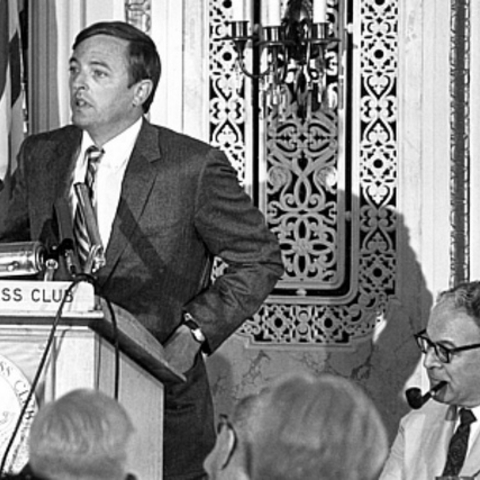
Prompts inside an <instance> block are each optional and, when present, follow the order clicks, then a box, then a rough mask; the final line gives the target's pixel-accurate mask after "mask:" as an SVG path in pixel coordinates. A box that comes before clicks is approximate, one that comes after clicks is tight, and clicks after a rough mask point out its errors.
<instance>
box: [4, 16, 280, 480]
mask: <svg viewBox="0 0 480 480" xmlns="http://www.w3.org/2000/svg"><path fill="white" fill-rule="evenodd" d="M159 78H160V59H159V57H158V53H157V51H156V48H155V45H154V43H153V42H152V40H151V39H150V37H148V36H147V35H145V34H144V33H142V32H141V31H139V30H137V29H135V28H134V27H132V26H130V25H128V24H126V23H123V22H102V23H98V24H94V25H92V26H90V27H87V28H86V29H85V30H83V31H82V32H80V33H79V35H78V36H77V38H76V39H75V42H74V45H73V53H72V56H71V60H70V80H69V86H70V102H71V109H72V123H73V125H69V126H66V127H64V128H60V129H58V130H54V131H52V132H47V133H43V134H39V135H34V136H31V137H29V138H27V139H26V140H25V142H24V144H23V145H22V148H21V151H20V154H19V166H18V169H17V170H16V176H15V182H16V184H15V189H14V192H13V197H12V200H11V203H10V205H9V210H8V217H7V219H6V222H5V227H4V228H3V230H2V231H1V232H0V240H1V241H8V242H12V241H23V240H40V241H41V242H43V243H44V244H45V245H54V244H55V242H59V241H60V239H59V238H58V237H57V238H56V237H55V235H56V229H55V224H56V223H55V221H54V205H55V204H56V203H57V202H58V200H59V199H62V198H63V199H65V200H67V201H68V205H69V208H68V209H67V210H68V212H69V214H70V215H71V218H69V222H68V223H69V225H71V226H72V228H71V231H72V232H73V235H72V236H73V237H74V239H75V245H76V247H77V248H76V249H77V252H78V256H79V257H80V258H82V251H83V250H84V241H85V239H84V238H82V215H80V214H79V212H77V209H78V205H77V203H78V201H77V198H76V197H75V189H74V184H76V183H77V182H81V183H84V184H86V185H87V188H88V192H89V195H91V202H92V205H93V207H94V211H95V215H96V222H97V224H98V230H99V234H100V238H101V242H102V244H103V246H104V247H105V258H106V264H105V265H104V266H103V267H101V268H99V269H98V271H96V272H95V273H94V276H95V278H96V282H95V288H96V293H97V294H98V295H99V296H101V297H104V298H106V299H108V300H109V301H111V302H113V303H114V304H117V305H118V306H120V307H122V308H124V309H126V310H127V311H128V312H130V313H131V314H133V315H134V316H135V317H136V318H137V319H138V320H139V321H140V322H141V323H142V324H143V325H144V326H145V327H146V328H147V329H148V330H149V331H150V332H151V333H152V334H153V335H154V336H155V337H156V338H157V339H158V340H159V341H160V342H161V343H162V344H163V345H164V347H165V355H166V358H167V359H168V361H169V362H170V364H171V365H172V367H174V368H176V369H177V370H179V371H181V372H183V373H185V376H186V378H187V382H186V383H182V384H178V385H173V386H167V387H166V391H165V403H166V405H165V425H164V478H166V479H182V480H187V479H200V478H204V472H203V468H202V462H203V460H204V458H205V457H206V455H207V454H208V452H209V451H210V450H211V448H213V445H214V437H215V433H214V427H213V409H212V400H211V394H210V389H209V385H208V379H207V375H206V370H205V365H204V362H203V356H202V355H201V352H203V353H206V354H209V353H212V352H214V351H215V350H216V349H217V348H218V347H219V345H220V344H221V343H222V342H223V341H224V340H225V339H226V338H227V337H228V336H229V335H231V334H232V333H233V332H234V331H235V330H236V329H237V328H238V327H239V326H240V325H241V324H242V322H243V321H245V319H246V318H248V317H249V316H251V315H252V314H253V313H255V311H256V310H257V309H258V308H259V307H260V306H261V304H262V302H263V301H264V299H265V298H266V297H267V295H268V294H269V293H270V291H271V290H272V289H273V287H274V285H275V283H276V282H277V280H278V279H279V278H280V276H281V275H282V273H283V265H282V261H281V255H280V249H279V246H278V242H277V240H276V238H275V236H274V235H273V234H272V233H271V232H270V231H269V230H268V229H267V228H266V226H265V219H264V217H263V216H262V214H261V213H260V212H259V210H258V209H256V208H255V207H254V206H253V205H252V203H251V201H250V198H249V197H248V195H247V194H246V193H245V192H244V191H243V189H242V188H241V187H240V186H239V184H238V182H237V176H236V172H235V170H234V169H233V168H232V166H231V165H230V164H229V162H228V160H227V158H226V156H225V155H224V154H223V153H222V152H220V151H218V150H217V149H214V148H212V147H210V146H209V145H207V144H204V143H202V142H200V141H197V140H194V139H192V138H189V137H187V136H185V135H182V134H178V133H175V132H173V131H170V130H168V129H166V128H162V127H158V126H154V125H152V124H150V123H149V122H148V121H147V120H146V119H145V118H144V114H145V113H146V112H148V109H149V106H150V104H151V102H152V100H153V96H154V94H155V89H156V87H157V83H158V81H159ZM78 218H80V219H79V220H78V221H77V219H78ZM83 223H84V221H83ZM84 231H85V228H84V227H83V232H84ZM214 256H218V257H220V258H222V259H223V260H224V262H225V263H226V265H227V267H226V269H225V270H224V273H223V274H222V275H221V276H219V277H218V278H217V279H216V280H215V281H214V282H211V267H212V259H213V257H214ZM159 448H160V446H159Z"/></svg>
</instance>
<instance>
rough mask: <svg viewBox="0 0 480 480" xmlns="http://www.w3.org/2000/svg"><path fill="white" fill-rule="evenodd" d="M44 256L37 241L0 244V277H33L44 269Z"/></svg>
mask: <svg viewBox="0 0 480 480" xmlns="http://www.w3.org/2000/svg"><path fill="white" fill-rule="evenodd" d="M45 256H46V249H45V247H44V245H43V244H42V243H40V242H38V241H33V242H16V243H3V244H0V277H12V276H22V275H35V274H37V273H39V272H41V271H42V270H43V269H44V267H45Z"/></svg>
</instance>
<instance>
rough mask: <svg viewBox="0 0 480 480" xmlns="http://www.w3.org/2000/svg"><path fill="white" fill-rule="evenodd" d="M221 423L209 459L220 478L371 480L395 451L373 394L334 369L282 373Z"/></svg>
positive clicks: (210, 468)
mask: <svg viewBox="0 0 480 480" xmlns="http://www.w3.org/2000/svg"><path fill="white" fill-rule="evenodd" d="M221 425H224V427H226V428H222V429H220V430H219V435H218V439H217V444H216V445H215V448H214V450H213V451H212V452H211V454H210V455H209V457H208V458H207V460H206V462H205V468H206V470H207V472H208V473H209V475H210V478H211V479H214V480H227V479H228V480H233V479H235V480H240V479H242V480H243V479H245V480H247V479H248V480H314V479H315V480H318V479H321V480H329V479H332V480H371V479H373V478H375V477H376V475H377V474H378V473H379V471H380V469H381V467H382V465H383V462H384V461H385V458H386V456H387V453H388V440H387V434H386V430H385V427H384V425H383V423H382V421H381V419H380V416H379V413H378V411H377V410H376V408H375V406H374V405H373V403H372V401H371V400H370V399H369V398H368V396H367V395H366V394H365V393H364V392H363V390H362V389H361V388H359V387H358V386H356V385H355V384H354V383H352V382H351V381H349V380H346V379H343V378H340V377H335V376H331V375H321V376H320V377H318V378H317V377H313V376H310V375H307V374H295V375H291V376H287V377H284V378H281V379H280V380H279V381H277V382H276V383H274V384H273V385H272V386H271V387H269V388H267V389H265V390H263V391H262V392H260V394H258V395H253V396H249V397H246V398H245V399H243V400H242V401H240V402H239V404H238V405H237V407H236V409H235V412H234V415H233V417H232V423H231V424H228V422H226V421H225V420H223V422H222V423H221Z"/></svg>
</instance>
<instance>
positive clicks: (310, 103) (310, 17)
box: [224, 0, 339, 119]
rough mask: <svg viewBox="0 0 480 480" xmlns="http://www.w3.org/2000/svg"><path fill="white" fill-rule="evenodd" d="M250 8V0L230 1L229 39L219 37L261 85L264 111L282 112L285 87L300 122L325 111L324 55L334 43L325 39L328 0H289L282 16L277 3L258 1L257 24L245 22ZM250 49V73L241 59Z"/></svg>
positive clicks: (241, 69) (238, 63) (336, 40)
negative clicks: (313, 114)
mask: <svg viewBox="0 0 480 480" xmlns="http://www.w3.org/2000/svg"><path fill="white" fill-rule="evenodd" d="M261 1H262V0H261ZM251 10H252V9H251V5H250V0H232V11H233V14H232V21H231V22H229V25H230V36H228V37H225V38H224V39H225V40H230V41H232V42H233V44H234V47H235V50H236V53H237V65H238V68H239V69H240V71H241V72H242V73H243V74H244V75H246V76H247V77H249V78H252V79H258V80H260V81H261V87H262V94H263V105H264V111H266V110H265V109H266V108H272V109H273V110H274V111H275V112H276V113H279V114H280V116H283V115H284V114H285V113H286V108H287V105H286V104H287V100H288V91H287V89H288V88H289V86H288V84H290V85H291V86H292V87H291V88H292V94H293V98H294V100H295V101H296V103H297V115H298V117H300V118H301V119H305V118H310V116H311V113H312V112H315V111H317V110H319V109H327V108H329V107H330V105H329V102H328V99H327V95H326V94H327V90H326V64H325V52H326V50H327V49H328V48H329V47H330V46H331V45H333V44H335V43H337V42H339V39H338V38H334V37H333V36H331V35H330V31H329V23H328V22H327V0H288V2H287V5H286V8H285V13H284V16H283V18H282V17H281V12H280V10H281V0H263V1H262V5H261V22H262V23H254V22H250V21H249V17H251ZM250 23H252V24H253V25H252V27H251V28H249V24H250ZM249 47H250V48H251V49H252V51H255V52H254V53H252V59H253V61H254V62H255V61H257V62H258V65H257V66H256V67H255V65H254V66H253V68H252V71H249V70H248V69H247V67H246V61H245V56H246V55H245V54H246V49H247V48H249ZM255 59H257V60H255Z"/></svg>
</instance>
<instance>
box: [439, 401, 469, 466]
mask: <svg viewBox="0 0 480 480" xmlns="http://www.w3.org/2000/svg"><path fill="white" fill-rule="evenodd" d="M475 420H476V418H475V415H474V414H473V413H472V411H471V410H469V409H468V408H462V409H461V410H460V425H459V426H458V427H457V429H456V430H455V433H454V434H453V436H452V438H451V440H450V445H449V446H448V454H447V463H446V464H445V468H444V470H443V476H450V475H451V476H456V475H458V474H459V473H460V470H461V469H462V467H463V463H464V462H465V457H466V455H467V449H468V438H469V436H470V424H471V423H473V422H474V421H475Z"/></svg>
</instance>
